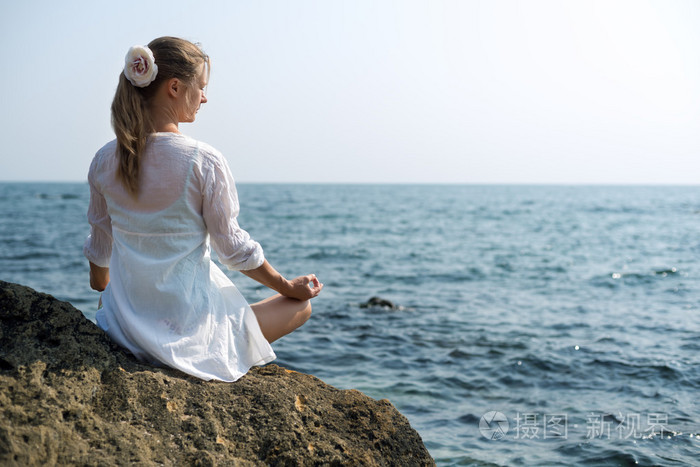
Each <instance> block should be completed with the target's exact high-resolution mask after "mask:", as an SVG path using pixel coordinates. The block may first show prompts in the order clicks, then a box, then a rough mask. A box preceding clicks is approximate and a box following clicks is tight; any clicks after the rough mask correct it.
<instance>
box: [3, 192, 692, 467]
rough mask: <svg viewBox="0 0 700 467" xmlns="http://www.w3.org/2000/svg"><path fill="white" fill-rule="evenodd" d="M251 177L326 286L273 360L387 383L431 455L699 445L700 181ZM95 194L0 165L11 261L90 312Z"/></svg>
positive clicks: (294, 259) (23, 279) (298, 262)
mask: <svg viewBox="0 0 700 467" xmlns="http://www.w3.org/2000/svg"><path fill="white" fill-rule="evenodd" d="M238 189H239V194H240V199H241V205H242V211H241V216H240V218H239V220H240V223H241V225H242V226H243V227H244V228H246V229H247V230H248V231H249V232H250V233H251V235H252V236H253V237H254V238H255V239H257V240H258V241H259V242H260V243H261V244H262V245H263V247H264V249H265V252H266V256H267V258H268V259H269V260H270V262H271V263H272V264H273V265H275V266H276V267H277V268H278V269H279V270H280V271H281V272H283V273H284V274H285V275H287V276H294V275H297V274H302V273H310V272H314V273H316V274H317V275H318V276H319V278H320V279H321V280H322V281H323V282H324V283H325V286H326V287H325V289H324V291H323V294H322V295H321V296H320V297H319V298H318V299H316V300H315V302H314V314H313V316H312V318H311V320H310V321H309V322H308V323H307V324H306V325H305V326H304V327H303V328H301V329H300V330H298V331H297V332H295V333H293V334H291V335H289V336H286V337H285V338H283V339H281V340H280V341H278V342H277V343H275V345H274V347H275V350H276V352H277V355H278V360H277V362H276V363H278V364H280V365H283V366H286V367H289V368H293V369H296V370H298V371H302V372H305V373H311V374H313V375H315V376H317V377H319V378H321V379H322V380H324V381H326V382H327V383H329V384H333V385H335V386H337V387H340V388H356V389H359V390H361V391H363V392H364V393H366V394H367V395H369V396H371V397H374V398H376V399H383V398H387V399H389V400H390V401H391V402H392V403H393V404H394V405H395V406H396V407H397V408H398V409H399V410H400V411H401V412H402V413H403V414H404V415H406V417H407V418H408V419H409V420H410V422H411V424H412V425H413V427H414V428H416V429H417V430H418V432H419V433H420V434H421V436H422V438H423V440H424V441H425V444H426V446H427V447H428V449H429V450H430V452H431V454H432V455H433V457H434V458H435V460H436V461H437V463H438V465H504V466H505V465H574V464H586V465H635V464H638V465H700V405H699V403H698V395H699V394H700V356H699V353H698V351H699V350H700V312H699V309H698V308H699V306H700V235H699V232H700V187H565V186H422V185H416V186H412V185H388V186H381V185H257V184H255V185H246V184H243V185H240V186H239V187H238ZM88 196H89V195H88V188H87V185H86V184H30V183H3V184H0V279H2V280H6V281H12V282H19V283H22V284H25V285H28V286H31V287H34V288H36V289H38V290H40V291H44V292H47V293H51V294H53V295H54V296H56V297H57V298H60V299H63V300H67V301H70V302H71V303H73V304H74V305H75V306H76V307H77V308H79V309H80V310H82V311H83V313H84V314H85V315H86V316H87V317H88V318H91V319H94V312H95V307H96V304H97V300H98V297H99V295H98V294H97V293H96V292H93V291H91V290H90V289H89V287H88V268H87V262H86V261H85V260H84V258H83V257H82V252H81V249H82V243H83V241H84V238H85V236H86V234H87V232H88V226H87V222H86V220H85V211H86V209H87V204H88ZM227 274H229V276H230V277H231V278H232V279H233V280H234V282H235V283H236V284H237V285H238V287H239V288H240V289H241V290H242V292H243V293H244V295H245V296H246V297H248V298H249V301H256V300H259V299H262V298H264V297H265V296H267V294H268V291H267V290H266V289H264V288H263V287H261V286H258V285H257V284H256V283H255V282H253V281H252V280H250V279H248V278H247V277H245V276H243V275H241V274H239V273H235V272H230V271H229V272H227ZM373 296H378V297H381V298H384V299H386V300H390V301H391V302H393V303H394V304H395V305H396V307H395V309H389V308H381V307H367V308H365V307H361V306H360V305H361V304H362V303H364V302H366V301H367V300H368V299H369V298H370V297H373Z"/></svg>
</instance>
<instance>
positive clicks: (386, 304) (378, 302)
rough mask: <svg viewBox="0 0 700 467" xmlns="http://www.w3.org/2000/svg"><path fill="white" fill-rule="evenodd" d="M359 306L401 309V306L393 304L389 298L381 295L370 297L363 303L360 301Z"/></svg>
mask: <svg viewBox="0 0 700 467" xmlns="http://www.w3.org/2000/svg"><path fill="white" fill-rule="evenodd" d="M360 308H388V309H390V310H401V309H402V308H403V307H400V306H397V305H394V304H393V303H392V302H390V301H389V300H386V299H384V298H381V297H372V298H370V299H369V300H367V301H366V302H364V303H360Z"/></svg>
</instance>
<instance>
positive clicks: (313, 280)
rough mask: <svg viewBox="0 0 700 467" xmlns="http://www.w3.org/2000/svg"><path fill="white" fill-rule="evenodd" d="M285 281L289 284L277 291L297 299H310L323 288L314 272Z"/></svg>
mask: <svg viewBox="0 0 700 467" xmlns="http://www.w3.org/2000/svg"><path fill="white" fill-rule="evenodd" d="M287 282H288V284H289V285H288V286H287V287H285V290H280V291H279V292H280V293H281V294H282V295H284V296H285V297H289V298H296V299H297V300H310V299H312V298H314V297H316V296H317V295H318V294H319V293H321V290H322V289H323V284H321V282H319V280H318V278H317V277H316V275H315V274H308V275H306V276H299V277H297V278H295V279H292V280H291V281H287Z"/></svg>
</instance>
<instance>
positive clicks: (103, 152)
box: [90, 139, 117, 171]
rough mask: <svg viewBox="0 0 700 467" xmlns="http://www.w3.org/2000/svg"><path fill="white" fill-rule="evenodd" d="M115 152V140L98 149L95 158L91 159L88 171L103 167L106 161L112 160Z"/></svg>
mask: <svg viewBox="0 0 700 467" xmlns="http://www.w3.org/2000/svg"><path fill="white" fill-rule="evenodd" d="M116 151H117V140H116V139H113V140H112V141H110V142H108V143H107V144H105V145H104V146H102V147H101V148H100V149H98V150H97V152H96V153H95V156H94V157H93V158H92V163H91V164H90V170H91V171H92V170H96V169H97V168H98V167H100V166H101V165H103V164H104V163H105V162H106V160H107V159H109V158H113V157H114V155H115V154H116Z"/></svg>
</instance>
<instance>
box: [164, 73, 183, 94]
mask: <svg viewBox="0 0 700 467" xmlns="http://www.w3.org/2000/svg"><path fill="white" fill-rule="evenodd" d="M166 89H167V91H168V96H170V97H174V98H177V97H178V95H179V93H180V92H181V91H182V90H183V89H184V87H183V86H182V82H180V80H179V79H177V78H170V79H169V80H168V81H167V83H166Z"/></svg>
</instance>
